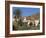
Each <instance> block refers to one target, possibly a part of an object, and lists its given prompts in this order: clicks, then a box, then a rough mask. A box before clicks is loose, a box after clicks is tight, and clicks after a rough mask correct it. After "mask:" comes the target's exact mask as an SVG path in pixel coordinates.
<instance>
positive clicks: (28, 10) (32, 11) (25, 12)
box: [13, 7, 40, 16]
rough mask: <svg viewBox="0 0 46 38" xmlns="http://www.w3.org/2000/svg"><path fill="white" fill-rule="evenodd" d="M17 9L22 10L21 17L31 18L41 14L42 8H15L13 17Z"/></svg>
mask: <svg viewBox="0 0 46 38" xmlns="http://www.w3.org/2000/svg"><path fill="white" fill-rule="evenodd" d="M16 9H20V11H21V16H31V15H33V14H36V13H40V8H25V7H13V15H15V13H16Z"/></svg>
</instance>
